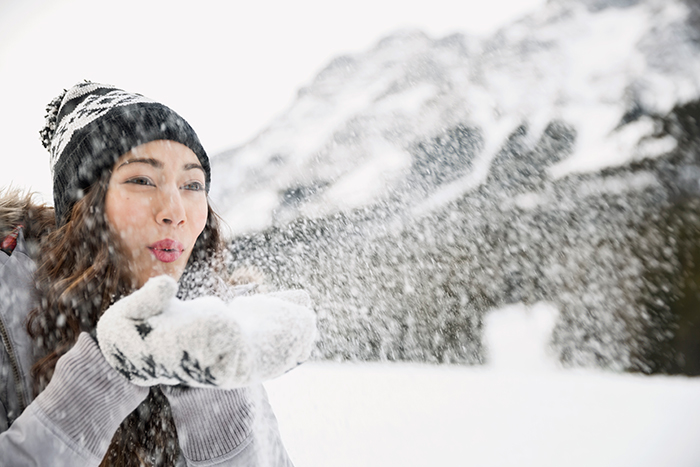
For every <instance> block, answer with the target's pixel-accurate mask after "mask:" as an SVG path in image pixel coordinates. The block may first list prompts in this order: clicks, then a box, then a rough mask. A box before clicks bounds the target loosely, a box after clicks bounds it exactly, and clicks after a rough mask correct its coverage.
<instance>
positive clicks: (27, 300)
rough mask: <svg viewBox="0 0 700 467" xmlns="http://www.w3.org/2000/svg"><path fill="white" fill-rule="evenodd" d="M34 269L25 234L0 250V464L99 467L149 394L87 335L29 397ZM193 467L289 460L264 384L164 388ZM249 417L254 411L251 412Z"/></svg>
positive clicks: (186, 457)
mask: <svg viewBox="0 0 700 467" xmlns="http://www.w3.org/2000/svg"><path fill="white" fill-rule="evenodd" d="M34 269H35V266H34V263H33V261H32V260H31V258H30V257H29V256H28V254H27V248H26V245H25V243H24V240H23V238H22V236H21V234H20V236H19V238H18V242H17V247H16V248H15V250H14V252H13V253H12V254H11V255H7V254H6V253H4V252H2V251H0V336H1V337H2V346H0V467H5V466H7V467H9V466H13V467H15V466H71V467H80V466H97V465H99V463H100V462H101V460H102V458H103V456H104V454H105V452H106V450H107V448H108V446H109V444H110V442H111V439H112V437H113V435H114V433H115V431H116V429H117V428H118V426H119V425H120V423H121V422H122V420H123V419H124V418H125V417H126V416H127V415H128V414H129V413H131V412H132V411H133V410H135V409H136V408H137V407H138V405H139V404H140V403H141V402H142V401H143V399H144V398H145V397H146V395H147V393H148V390H147V389H146V388H143V387H139V386H135V385H133V384H131V383H130V382H128V381H127V380H126V379H125V378H124V377H122V376H121V375H120V374H118V373H117V372H116V371H115V370H114V369H113V368H112V367H110V366H109V364H107V362H106V360H105V359H104V357H103V356H102V354H101V352H100V350H99V348H98V347H97V344H96V343H95V341H94V339H93V338H92V337H90V336H89V335H87V334H81V336H80V338H79V339H78V342H77V343H76V344H75V346H74V347H73V348H72V349H71V350H70V351H69V352H68V353H67V354H66V355H64V356H63V357H62V358H61V359H60V360H59V361H58V364H57V365H56V369H55V372H54V376H53V378H52V380H51V383H50V384H49V385H48V387H47V388H46V389H45V390H44V391H43V392H42V393H41V394H40V395H39V396H38V397H37V398H36V400H32V391H31V388H32V384H31V383H32V382H31V375H30V372H29V370H30V368H31V366H32V364H33V361H34V356H33V353H32V343H31V340H30V338H29V336H28V334H27V332H26V328H25V320H26V317H27V314H28V312H29V310H30V309H31V308H32V296H31V292H30V291H31V289H32V287H31V281H32V274H33V272H34ZM163 392H164V393H165V394H166V397H167V398H168V401H169V402H170V405H171V409H172V412H173V419H174V421H175V424H176V428H177V432H178V439H179V442H180V447H181V451H182V454H183V456H182V458H181V463H182V464H186V465H190V466H219V465H221V466H258V465H261V466H262V465H265V466H267V465H270V466H291V461H290V460H289V457H288V455H287V453H286V451H285V449H284V447H283V445H282V442H281V439H280V436H279V431H278V429H277V422H276V420H275V417H274V414H273V413H272V410H271V408H270V406H269V403H268V401H267V396H266V394H265V391H264V389H263V388H262V386H261V385H260V386H258V387H251V388H244V389H239V390H232V391H224V390H215V389H188V388H177V387H164V388H163ZM251 414H254V415H253V416H251Z"/></svg>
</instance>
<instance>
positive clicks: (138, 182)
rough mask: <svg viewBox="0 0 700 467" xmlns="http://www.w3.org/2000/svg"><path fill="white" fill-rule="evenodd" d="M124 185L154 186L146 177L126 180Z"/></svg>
mask: <svg viewBox="0 0 700 467" xmlns="http://www.w3.org/2000/svg"><path fill="white" fill-rule="evenodd" d="M125 183H133V184H134V185H143V186H155V183H153V182H152V181H151V179H150V178H148V177H133V178H130V179H128V180H127V181H126V182H125Z"/></svg>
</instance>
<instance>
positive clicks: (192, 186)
mask: <svg viewBox="0 0 700 467" xmlns="http://www.w3.org/2000/svg"><path fill="white" fill-rule="evenodd" d="M183 188H184V189H185V190H190V191H203V190H204V184H203V183H202V182H197V181H195V182H190V183H188V184H186V185H185V186H184V187H183Z"/></svg>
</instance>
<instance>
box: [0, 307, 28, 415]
mask: <svg viewBox="0 0 700 467" xmlns="http://www.w3.org/2000/svg"><path fill="white" fill-rule="evenodd" d="M0 335H1V336H2V341H3V342H4V343H5V348H6V349H7V354H8V355H9V356H10V365H11V366H12V376H13V377H14V379H15V388H16V390H17V398H18V399H19V411H20V412H19V413H22V412H24V409H26V408H27V402H26V399H25V397H24V386H23V385H22V378H21V376H20V373H19V364H18V363H17V357H16V356H15V350H14V349H13V348H12V344H11V343H10V336H9V335H8V334H7V329H6V328H5V323H3V322H2V319H0Z"/></svg>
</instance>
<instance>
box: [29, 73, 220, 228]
mask: <svg viewBox="0 0 700 467" xmlns="http://www.w3.org/2000/svg"><path fill="white" fill-rule="evenodd" d="M46 110H47V115H46V124H45V126H44V128H43V129H42V130H41V131H40V135H41V140H42V143H43V145H44V147H45V148H46V149H48V150H49V153H50V155H51V172H52V175H53V197H54V208H55V210H56V221H57V223H58V225H59V226H61V225H63V224H65V222H66V221H67V220H68V219H69V217H70V213H71V209H72V208H73V205H74V204H75V202H76V201H78V200H80V199H81V198H82V197H83V195H84V192H85V189H87V188H88V187H89V186H90V185H92V184H93V183H94V182H96V181H97V180H99V178H100V177H101V176H102V174H103V173H104V171H105V170H110V169H111V168H112V167H113V166H114V163H115V162H116V161H117V159H119V157H121V156H122V155H124V154H126V153H127V152H129V151H130V150H132V149H133V148H135V147H137V146H139V145H141V144H145V143H148V142H151V141H156V140H171V141H176V142H178V143H181V144H184V145H185V146H187V147H188V148H190V149H191V150H192V152H194V153H195V155H196V156H197V158H198V159H199V162H200V164H202V167H203V168H204V173H205V181H206V190H207V192H208V191H209V184H210V181H211V173H210V172H211V169H210V165H209V158H208V157H207V153H206V152H205V151H204V148H203V147H202V145H201V143H200V142H199V138H198V137H197V134H196V133H195V132H194V130H193V129H192V127H191V126H190V125H189V124H188V123H187V122H186V121H185V119H183V118H182V117H180V116H179V115H178V114H177V113H175V112H174V111H173V110H171V109H170V108H168V107H166V106H164V105H163V104H160V103H158V102H155V101H153V100H151V99H148V98H147V97H144V96H142V95H140V94H133V93H129V92H126V91H122V90H121V89H117V88H115V87H114V86H110V85H104V84H98V83H91V82H85V83H80V84H78V85H76V86H73V87H72V88H70V89H69V90H67V91H64V92H63V93H62V94H61V95H60V96H58V97H56V98H55V99H54V100H53V101H51V102H50V103H49V105H48V106H47V108H46Z"/></svg>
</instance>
